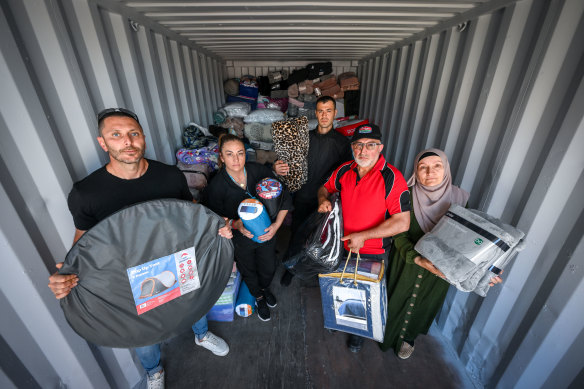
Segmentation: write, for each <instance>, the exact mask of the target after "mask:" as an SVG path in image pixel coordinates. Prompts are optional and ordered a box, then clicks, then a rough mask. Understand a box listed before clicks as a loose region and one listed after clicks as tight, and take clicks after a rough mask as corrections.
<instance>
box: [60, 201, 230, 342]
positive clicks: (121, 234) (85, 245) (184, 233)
mask: <svg viewBox="0 0 584 389" xmlns="http://www.w3.org/2000/svg"><path fill="white" fill-rule="evenodd" d="M224 224H225V221H224V220H223V218H221V217H220V216H218V215H216V214H215V213H213V212H211V211H210V210H209V209H208V208H205V207H204V206H202V205H199V204H193V203H192V202H190V201H184V200H172V199H165V200H153V201H148V202H143V203H139V204H136V205H133V206H130V207H127V208H124V209H122V210H120V211H118V212H116V213H114V214H113V215H111V216H109V217H107V218H106V219H104V220H102V221H101V222H99V223H98V224H97V225H96V226H94V227H93V228H91V229H90V230H89V231H87V232H86V233H85V234H83V236H82V237H81V238H80V239H79V240H78V241H77V242H76V243H75V245H74V246H73V247H72V248H71V250H70V251H69V253H68V254H67V256H66V258H65V262H64V264H63V267H62V268H61V269H60V270H59V272H60V273H61V274H77V275H78V276H79V283H78V285H77V286H76V287H75V288H73V289H72V291H71V293H70V294H69V295H68V296H67V297H65V298H63V299H61V300H60V303H61V308H62V309H63V312H64V313H65V317H66V319H67V321H68V322H69V324H70V325H71V327H72V328H73V329H74V330H75V331H76V332H77V333H78V334H79V335H80V336H82V337H83V338H85V339H87V340H88V341H90V342H92V343H94V344H97V345H102V346H108V347H124V348H127V347H139V346H146V345H150V344H155V343H159V342H161V341H163V340H165V339H168V338H170V337H172V336H176V335H178V334H180V333H183V332H184V331H188V330H189V328H190V327H191V326H192V325H193V323H194V322H196V321H197V320H199V319H200V318H201V317H202V316H203V315H205V314H206V313H207V312H208V311H209V309H210V308H211V307H212V306H213V305H214V304H215V302H216V301H217V299H218V298H219V297H220V296H221V293H223V290H224V289H225V285H226V283H227V280H228V279H229V276H230V274H231V270H232V267H233V244H232V243H231V240H229V239H225V238H221V237H220V236H218V234H217V230H218V229H219V228H220V227H221V226H223V225H224Z"/></svg>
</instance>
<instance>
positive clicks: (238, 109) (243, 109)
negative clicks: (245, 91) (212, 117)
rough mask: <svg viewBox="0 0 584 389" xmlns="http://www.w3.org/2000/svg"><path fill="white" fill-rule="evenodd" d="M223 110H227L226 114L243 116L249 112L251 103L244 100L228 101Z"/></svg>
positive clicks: (237, 116)
mask: <svg viewBox="0 0 584 389" xmlns="http://www.w3.org/2000/svg"><path fill="white" fill-rule="evenodd" d="M223 110H224V111H225V112H227V116H233V117H236V118H243V117H246V116H247V115H248V114H249V113H250V112H251V104H249V103H244V102H236V103H228V104H225V106H224V107H223Z"/></svg>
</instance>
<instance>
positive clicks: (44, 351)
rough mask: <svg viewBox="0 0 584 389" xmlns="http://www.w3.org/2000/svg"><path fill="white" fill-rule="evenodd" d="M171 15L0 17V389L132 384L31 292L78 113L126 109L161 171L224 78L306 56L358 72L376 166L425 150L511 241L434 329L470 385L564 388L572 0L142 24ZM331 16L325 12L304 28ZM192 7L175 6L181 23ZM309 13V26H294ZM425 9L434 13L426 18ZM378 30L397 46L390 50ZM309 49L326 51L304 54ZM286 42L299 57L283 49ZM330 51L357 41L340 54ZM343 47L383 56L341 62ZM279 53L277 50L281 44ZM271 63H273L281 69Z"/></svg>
mask: <svg viewBox="0 0 584 389" xmlns="http://www.w3.org/2000/svg"><path fill="white" fill-rule="evenodd" d="M145 3H148V4H146V5H145ZM189 3H190V2H189ZM219 3H220V4H219ZM240 3H241V4H243V7H245V5H246V4H247V5H249V6H250V7H255V8H253V9H252V8H250V9H252V11H253V10H256V11H257V10H258V9H260V8H261V9H262V10H263V11H265V12H264V13H267V12H271V13H272V14H271V15H268V14H264V15H263V16H261V18H260V19H262V20H263V21H262V22H261V23H257V24H256V25H254V24H253V23H247V22H242V23H239V24H237V23H234V22H233V19H240V20H242V17H241V14H238V15H233V14H231V15H228V14H226V13H225V11H226V9H227V8H228V7H229V6H230V4H232V5H234V6H236V5H237V6H242V5H241V4H240ZM244 3H245V4H244ZM276 3H277V4H276ZM181 4H183V2H170V3H169V2H162V1H159V2H156V1H146V0H145V1H141V2H126V1H114V0H63V1H55V0H44V1H43V0H25V1H21V0H5V1H2V2H0V80H1V82H0V85H1V88H2V91H1V93H0V96H1V97H0V99H1V100H0V204H1V207H0V247H1V249H2V250H1V252H2V256H1V258H2V264H3V265H4V267H5V270H6V272H5V276H4V277H3V278H2V280H3V282H2V283H1V284H0V310H1V311H2V314H1V315H0V328H1V330H2V332H1V337H0V355H2V357H1V358H2V367H5V366H10V369H4V370H3V371H2V373H1V374H0V387H4V386H6V387H11V386H10V385H12V384H14V385H16V386H17V387H37V386H43V387H57V386H59V385H60V384H64V385H67V386H68V387H74V388H89V387H96V388H102V387H107V386H112V387H126V386H129V387H132V386H133V385H134V384H136V383H137V382H138V381H139V379H140V375H141V372H142V370H141V367H136V366H135V364H134V361H133V360H132V358H131V355H130V353H129V352H128V351H127V350H119V349H102V348H97V349H96V348H90V347H89V346H88V345H87V343H86V342H84V341H82V340H81V339H80V338H79V337H78V336H77V335H75V334H74V333H73V332H72V330H71V329H70V327H69V325H68V324H67V323H66V322H65V321H64V318H63V316H62V314H61V313H60V308H59V306H58V302H57V301H56V300H55V299H54V297H52V295H51V294H50V292H49V291H48V289H47V286H46V285H47V275H48V274H49V272H52V271H53V266H54V263H55V261H60V260H61V259H62V258H64V255H65V253H66V251H67V250H68V248H69V247H70V245H71V241H72V235H73V231H74V227H73V224H72V221H71V216H70V214H69V211H68V210H67V203H66V197H67V194H68V192H69V190H70V188H71V186H72V184H73V182H75V181H77V180H79V179H81V178H82V177H85V176H86V175H87V174H88V173H89V172H91V171H93V170H95V169H96V168H97V167H99V166H101V165H102V164H104V163H105V162H106V156H105V155H104V153H103V152H102V150H101V149H100V148H99V146H98V145H97V142H96V140H95V137H96V135H97V130H96V128H95V127H96V123H95V118H94V114H95V112H96V111H98V110H100V109H101V108H103V107H106V106H126V107H128V108H131V109H133V110H135V111H136V112H137V113H138V115H139V116H140V119H141V122H142V123H143V126H144V129H145V132H146V135H147V138H146V139H147V156H148V157H150V158H155V159H158V160H161V161H164V162H167V163H173V162H174V157H173V154H174V151H175V148H176V147H178V146H179V145H180V132H181V128H182V127H183V126H184V125H185V124H186V123H187V122H189V121H191V120H194V121H196V122H197V123H200V124H203V125H207V124H209V123H211V120H212V112H213V110H214V109H216V108H217V107H218V106H219V105H221V104H222V102H223V92H222V82H223V80H224V79H226V78H229V77H238V76H240V75H243V74H252V75H260V74H266V73H267V71H271V70H279V69H288V70H293V69H294V68H297V67H300V66H304V65H305V64H306V63H308V62H315V61H321V60H332V61H333V66H334V71H335V73H336V74H339V73H342V72H344V71H347V70H353V69H354V68H355V62H354V61H355V60H357V59H362V58H363V56H364V55H371V56H370V57H367V58H365V59H363V61H362V62H361V63H360V64H359V66H358V68H357V71H358V75H359V77H360V79H361V86H362V93H361V96H362V99H361V112H362V113H363V115H362V116H366V117H369V118H370V119H372V120H373V121H375V122H377V123H379V124H381V125H382V126H383V130H384V133H385V142H386V151H387V154H386V155H387V157H388V160H389V161H391V162H392V163H394V164H395V165H396V166H397V167H399V168H400V169H401V170H402V171H403V172H404V173H405V174H406V175H408V174H410V173H411V169H412V166H411V165H412V160H413V157H414V155H415V154H416V152H417V151H419V150H420V149H422V148H424V147H427V146H437V147H441V148H443V149H445V150H446V152H447V153H448V155H449V156H450V158H451V165H452V167H453V173H454V177H455V182H456V183H457V184H459V185H461V186H462V187H463V188H464V189H466V190H469V191H470V192H471V193H472V197H471V204H470V205H471V206H472V207H475V208H480V209H483V210H485V211H487V212H489V213H491V214H493V215H495V216H499V217H501V218H502V219H503V220H505V221H507V222H510V223H511V224H514V225H518V226H519V227H520V228H521V229H523V230H524V231H526V232H527V234H528V239H527V248H526V249H525V250H524V251H523V252H521V253H520V254H519V256H518V257H517V258H516V259H515V261H514V263H513V265H512V266H510V267H508V268H507V269H506V271H505V273H504V279H505V282H504V284H503V285H502V286H499V287H497V288H495V289H493V290H492V291H491V292H490V293H489V295H488V297H487V298H485V299H482V298H479V297H476V296H474V295H465V294H462V293H455V291H453V290H452V291H451V292H450V294H449V296H448V298H447V301H446V304H445V306H444V309H443V310H442V312H441V314H440V316H439V317H438V327H439V328H440V330H441V331H442V333H443V334H444V335H445V336H446V337H447V338H448V339H449V340H450V341H451V343H452V345H453V348H454V349H455V351H456V352H457V354H458V355H459V356H460V359H461V360H462V361H463V362H464V363H465V365H466V367H467V370H468V371H469V372H470V373H471V374H472V375H474V376H475V377H476V379H477V381H478V382H480V383H483V384H485V385H487V386H488V387H501V388H507V387H517V388H534V387H546V388H556V387H570V386H572V387H574V388H575V387H581V385H579V384H581V383H582V382H584V368H583V366H584V364H583V361H584V355H583V352H582V350H584V324H583V323H584V308H583V307H584V305H583V304H582V301H581V300H582V297H581V296H584V281H583V279H584V277H583V276H584V247H583V243H582V236H583V230H584V227H583V226H584V217H583V208H584V200H583V199H584V180H583V178H584V172H583V169H584V152H582V150H583V148H584V122H583V115H584V84H583V73H584V43H583V42H584V41H583V40H582V37H583V36H584V18H583V12H584V3H583V2H582V1H581V0H549V1H545V0H523V1H518V2H514V1H512V0H492V1H459V0H454V1H450V2H436V1H432V2H429V1H428V2H403V1H402V2H398V1H377V0H372V1H368V2H365V3H360V5H362V6H363V7H364V8H363V9H364V10H365V11H363V10H362V11H361V13H371V12H386V14H384V15H382V16H380V17H378V18H375V19H373V18H371V15H358V14H355V15H352V14H351V13H356V12H358V11H359V10H358V9H356V8H358V7H356V5H355V3H354V2H352V1H351V2H349V1H336V2H322V4H320V3H318V4H317V3H315V4H312V3H310V2H267V3H265V2H255V3H254V2H251V3H250V2H238V1H233V2H228V1H221V2H207V3H205V2H196V4H194V5H193V4H191V8H192V9H195V11H196V12H198V11H197V10H201V7H206V8H205V9H204V10H205V11H206V12H208V13H213V12H215V13H217V15H206V16H205V18H206V19H205V18H204V20H206V21H207V22H208V21H213V20H214V21H215V22H216V21H217V20H227V19H226V18H228V17H229V18H228V19H229V20H231V21H230V23H228V24H225V25H218V24H215V25H206V24H205V23H204V22H201V20H199V21H197V19H196V18H193V20H194V21H193V22H192V23H190V24H191V25H190V26H189V25H184V26H182V25H181V23H182V18H183V16H184V15H174V16H173V15H166V16H164V17H163V16H161V15H158V13H157V12H158V11H160V10H163V11H165V12H173V9H176V8H177V7H178V8H180V7H181ZM335 4H337V8H338V9H337V10H336V12H337V13H336V14H334V15H332V14H331V15H330V17H329V16H327V15H323V14H324V13H325V12H327V11H331V10H334V7H335ZM318 5H322V7H323V8H322V9H318ZM148 7H150V8H149V9H146V8H148ZM165 7H167V8H165ZM282 7H284V8H282ZM285 7H288V8H285ZM411 7H418V9H417V10H418V11H419V12H420V15H418V16H416V15H415V13H416V11H415V10H412V8H411ZM501 7H504V8H501ZM192 9H188V7H187V8H184V4H183V7H182V11H189V12H193V11H192ZM494 10H496V11H494ZM282 11H286V12H282ZM288 11H289V12H288ZM310 11H312V14H313V15H314V16H311V15H305V14H299V13H300V12H305V13H306V12H310ZM315 11H318V12H316V13H315ZM343 11H344V12H345V14H344V15H341V14H339V12H343ZM492 11H494V12H492ZM290 12H291V13H294V12H295V13H296V14H295V15H292V14H291V13H290ZM400 12H401V13H402V14H401V15H399V13H400ZM404 12H407V13H409V14H408V15H405V14H404ZM441 12H442V13H445V14H448V15H442V16H436V14H439V13H441ZM150 13H152V14H150ZM232 13H233V12H232ZM389 13H392V15H389ZM157 15H158V16H160V19H158V16H157ZM452 15H454V16H452ZM465 15H467V16H469V19H470V20H469V21H468V23H466V24H464V22H465V19H464V16H465ZM473 15H474V16H473ZM471 16H473V17H471ZM258 17H259V16H258ZM395 18H397V19H395ZM408 18H409V19H408ZM129 19H131V20H132V21H133V22H136V23H137V25H136V24H135V23H134V27H136V30H134V29H133V28H132V27H131V24H130V20H129ZM396 20H397V21H396ZM400 20H401V21H402V22H403V23H399V22H398V21H400ZM156 21H160V23H161V24H157V22H156ZM357 21H359V23H357ZM459 23H462V24H460V28H458V27H451V26H456V25H457V24H459ZM187 24H189V23H187ZM395 24H397V25H395ZM400 24H401V25H400ZM443 25H448V26H449V27H444V28H443V29H440V26H443ZM276 27H277V28H276ZM357 27H358V28H357ZM395 28H398V29H400V30H402V31H398V32H397V33H398V35H392V34H394V33H395V32H396V31H395ZM424 29H428V30H424ZM233 31H235V34H232V32H233ZM266 31H270V32H272V34H271V36H272V37H276V36H278V37H281V38H282V39H281V40H278V41H277V42H276V44H275V45H274V44H270V45H266V50H265V51H263V52H262V53H260V52H258V48H257V47H251V46H247V47H245V48H244V49H242V50H235V49H234V48H233V47H227V46H228V45H231V44H232V43H230V42H224V41H226V40H234V41H242V40H243V39H235V38H238V37H239V38H244V37H248V38H250V39H251V40H252V41H253V40H256V41H257V40H262V39H263V38H265V36H266ZM425 31H426V32H427V33H429V34H426V35H424V34H425ZM325 33H326V34H327V37H328V38H330V39H329V40H326V41H319V40H318V39H316V38H319V37H320V36H321V35H322V34H325ZM189 34H195V35H189ZM302 34H304V36H308V37H312V38H311V40H314V41H316V42H317V43H311V42H300V41H299V40H298V39H299V37H300V36H302ZM258 35H259V38H258V37H257V36H258ZM350 35H353V36H355V37H357V36H359V37H360V38H359V41H357V42H352V43H350V45H349V43H348V42H349V41H351V39H349V38H350ZM203 38H204V39H203ZM207 38H208V39H207ZM376 38H377V39H376ZM404 38H405V39H406V41H405V42H402V43H396V42H398V41H401V40H402V39H404ZM205 39H206V40H205ZM246 39H247V38H246ZM277 39H279V38H277ZM362 39H364V40H367V41H371V42H384V43H383V45H382V46H381V47H386V46H387V45H393V46H389V48H387V49H383V48H380V46H378V45H377V44H375V45H374V46H365V45H362V47H363V50H360V49H359V47H360V46H361V43H363V40H362ZM270 40H273V39H271V37H270ZM285 40H291V41H294V42H295V43H294V45H295V46H294V47H290V46H285V45H282V44H281V43H282V42H283V41H285ZM297 40H298V41H297ZM337 41H339V42H341V43H338V42H337ZM342 41H346V43H347V44H346V45H343V44H342ZM193 42H197V44H195V43H193ZM211 42H223V43H226V44H223V43H221V45H222V46H224V48H219V47H218V46H219V45H217V44H211ZM333 42H337V43H335V44H334V45H330V47H331V49H330V50H328V49H327V50H324V48H325V47H327V45H328V44H330V43H333ZM207 44H208V45H209V47H208V49H207V48H205V47H206V46H205V45H207ZM211 46H213V48H211ZM278 46H282V47H283V48H284V49H282V50H280V49H279V48H278ZM351 47H353V48H354V50H349V49H350V48H351ZM321 48H322V50H320V49H321ZM214 53H221V55H222V57H216V56H215V54H214ZM371 53H374V54H371ZM288 58H292V59H293V62H288V61H286V62H284V60H286V59H288ZM224 59H226V60H229V61H228V62H227V63H223V60H224ZM244 61H245V62H244ZM7 361H8V362H10V364H8V362H7ZM437 374H439V373H437Z"/></svg>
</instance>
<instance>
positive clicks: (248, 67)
mask: <svg viewBox="0 0 584 389" xmlns="http://www.w3.org/2000/svg"><path fill="white" fill-rule="evenodd" d="M327 61H328V60H321V62H327ZM309 63H310V62H309V61H281V62H279V61H264V62H262V61H226V62H225V69H226V74H227V77H228V78H234V77H235V78H239V77H241V76H245V75H248V74H249V75H252V76H256V77H259V76H266V75H268V73H269V72H273V71H276V70H286V71H288V73H291V72H292V71H294V70H296V69H301V68H304V67H306V65H308V64H309ZM332 66H333V72H332V73H333V74H336V75H339V74H341V73H344V72H355V71H357V66H358V63H357V61H332Z"/></svg>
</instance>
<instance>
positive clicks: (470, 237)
mask: <svg viewBox="0 0 584 389" xmlns="http://www.w3.org/2000/svg"><path fill="white" fill-rule="evenodd" d="M524 236H525V234H524V233H523V232H522V231H520V230H518V229H517V228H515V227H513V226H510V225H508V224H505V223H503V222H501V221H500V220H498V219H496V218H494V217H492V216H490V215H487V214H486V213H484V212H481V211H477V210H474V209H466V208H464V207H461V206H459V205H456V204H455V205H452V206H451V207H450V208H449V210H448V212H447V213H446V214H445V215H444V216H443V217H442V219H440V221H439V222H438V223H437V224H436V226H434V228H433V229H432V231H430V232H428V233H427V234H426V235H424V236H423V237H422V238H421V239H420V240H419V241H418V243H416V246H415V247H414V249H415V250H416V251H418V252H419V253H420V254H421V255H422V256H424V257H425V258H427V259H428V260H429V261H430V262H432V264H433V265H434V266H436V267H437V268H438V269H439V270H440V271H441V272H442V273H443V274H444V275H445V276H446V280H447V281H448V282H450V283H451V284H452V285H455V286H456V287H457V289H459V290H462V291H464V292H475V293H477V294H478V295H480V296H485V295H486V294H487V292H488V288H489V285H488V280H489V279H490V278H491V277H494V276H496V275H498V274H500V272H501V270H502V269H503V267H504V266H505V265H506V264H507V263H508V262H509V261H510V260H511V258H512V257H513V255H514V253H515V252H516V251H519V250H521V249H522V248H523V245H522V244H520V242H521V240H522V239H523V237H524Z"/></svg>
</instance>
